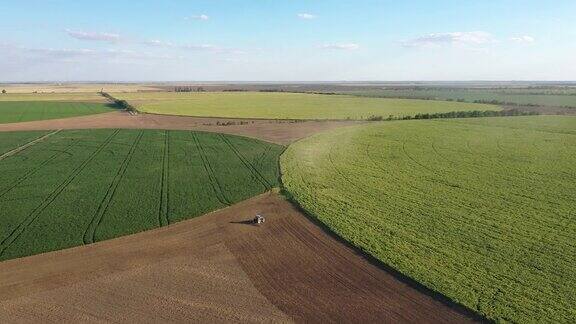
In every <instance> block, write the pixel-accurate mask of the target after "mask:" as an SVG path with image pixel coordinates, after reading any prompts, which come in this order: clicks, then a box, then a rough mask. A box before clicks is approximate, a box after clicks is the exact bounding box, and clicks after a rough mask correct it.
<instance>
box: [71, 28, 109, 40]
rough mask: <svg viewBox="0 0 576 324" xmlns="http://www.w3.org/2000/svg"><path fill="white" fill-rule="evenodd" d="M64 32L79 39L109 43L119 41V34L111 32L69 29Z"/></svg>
mask: <svg viewBox="0 0 576 324" xmlns="http://www.w3.org/2000/svg"><path fill="white" fill-rule="evenodd" d="M66 33H67V34H68V36H70V37H72V38H76V39H80V40H87V41H100V42H111V43H115V42H118V41H120V35H119V34H113V33H99V32H85V31H78V30H70V29H67V30H66Z"/></svg>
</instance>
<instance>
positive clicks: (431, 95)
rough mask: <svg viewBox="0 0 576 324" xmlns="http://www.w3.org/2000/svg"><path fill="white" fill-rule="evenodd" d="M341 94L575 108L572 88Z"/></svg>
mask: <svg viewBox="0 0 576 324" xmlns="http://www.w3.org/2000/svg"><path fill="white" fill-rule="evenodd" d="M343 93H346V94H352V95H358V96H363V97H372V98H411V99H431V100H454V101H458V100H460V101H463V102H498V103H501V104H513V105H535V106H550V107H572V108H576V90H575V89H513V88H510V89H500V90H498V89H461V88H438V89H410V88H407V89H381V90H377V89H376V90H374V89H368V90H361V91H344V92H343Z"/></svg>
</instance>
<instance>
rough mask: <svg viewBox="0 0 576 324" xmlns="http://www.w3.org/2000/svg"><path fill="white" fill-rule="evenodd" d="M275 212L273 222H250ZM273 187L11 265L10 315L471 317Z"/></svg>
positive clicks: (5, 280) (5, 304)
mask: <svg viewBox="0 0 576 324" xmlns="http://www.w3.org/2000/svg"><path fill="white" fill-rule="evenodd" d="M255 213H263V214H264V215H265V216H266V217H267V221H266V223H265V224H264V225H262V226H254V225H250V224H247V223H246V222H245V221H246V220H248V219H250V218H251V217H253V215H254V214H255ZM471 320H472V319H471V318H469V317H467V315H466V314H465V312H464V311H462V310H460V309H457V308H454V307H451V306H448V305H447V303H445V302H443V301H441V300H440V299H439V298H437V297H432V294H430V293H428V292H426V291H424V290H423V289H422V288H418V287H416V288H415V287H413V285H412V284H410V283H406V282H405V281H404V280H400V279H398V278H397V276H395V275H393V274H391V273H389V272H387V271H385V270H383V269H381V268H379V267H377V266H374V265H373V264H371V263H370V262H368V261H367V260H366V259H364V258H363V257H362V256H360V255H358V253H357V252H355V251H354V250H352V249H350V248H348V247H346V246H345V245H344V244H342V243H341V242H339V241H337V240H336V239H334V238H332V237H331V236H330V235H328V234H326V233H325V232H324V231H323V230H322V229H321V228H319V227H318V226H316V225H315V224H313V223H312V222H311V221H309V220H308V219H307V218H306V217H305V216H304V215H302V214H301V213H300V212H299V211H298V210H297V209H295V208H294V207H293V206H292V205H291V204H290V203H288V202H287V201H285V200H283V199H282V198H281V196H279V195H277V194H274V193H266V194H263V195H260V196H257V197H255V198H253V199H250V200H247V201H244V202H242V203H239V204H237V205H234V206H232V207H229V208H227V209H223V210H220V211H217V212H214V213H212V214H208V215H205V216H202V217H199V218H195V219H191V220H188V221H184V222H181V223H177V224H174V225H170V226H168V227H163V228H160V229H156V230H152V231H148V232H143V233H140V234H136V235H131V236H126V237H121V238H118V239H114V240H109V241H104V242H100V243H96V244H92V245H87V246H82V247H77V248H72V249H67V250H62V251H57V252H51V253H46V254H41V255H36V256H32V257H27V258H22V259H15V260H10V261H6V262H2V263H0V322H21V321H24V322H28V321H43V322H46V321H52V322H61V321H88V322H96V321H106V322H108V321H129V322H158V321H176V322H183V321H219V322H222V321H234V322H265V321H273V322H290V321H297V322H303V321H307V322H418V323H425V322H430V323H432V322H436V323H438V322H442V323H451V322H452V323H453V322H460V323H461V322H468V321H471Z"/></svg>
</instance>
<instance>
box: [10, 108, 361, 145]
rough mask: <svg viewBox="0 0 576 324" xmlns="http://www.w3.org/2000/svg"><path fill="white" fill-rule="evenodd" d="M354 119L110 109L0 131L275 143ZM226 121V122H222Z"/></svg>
mask: <svg viewBox="0 0 576 324" xmlns="http://www.w3.org/2000/svg"><path fill="white" fill-rule="evenodd" d="M357 123H360V122H358V121H301V122H291V121H277V120H261V119H256V120H239V119H221V118H198V117H185V116H168V115H153V114H139V115H135V116H134V115H130V114H128V113H126V112H119V111H118V112H111V113H104V114H98V115H89V116H80V117H72V118H64V119H51V120H39V121H31V122H23V123H11V124H0V132H2V131H31V130H51V129H90V128H136V129H181V130H202V131H208V132H218V133H226V134H235V135H243V136H248V137H254V138H259V139H263V140H266V141H269V142H274V143H278V144H288V143H291V142H293V141H295V140H297V139H300V138H303V137H306V136H309V135H312V134H315V133H317V132H320V131H323V130H328V129H332V128H336V127H341V126H346V125H353V124H357ZM224 125H226V126H224Z"/></svg>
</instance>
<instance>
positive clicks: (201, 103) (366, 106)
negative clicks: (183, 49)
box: [114, 92, 500, 119]
mask: <svg viewBox="0 0 576 324" xmlns="http://www.w3.org/2000/svg"><path fill="white" fill-rule="evenodd" d="M114 96H115V97H117V98H120V99H124V100H128V101H129V102H130V103H132V104H133V105H134V106H136V107H137V108H138V110H140V111H143V112H148V113H157V114H169V115H187V116H197V117H227V118H262V119H367V118H369V117H370V116H382V117H384V118H387V117H389V116H395V117H398V116H413V115H415V114H418V113H438V112H451V111H469V110H499V109H500V108H498V107H497V106H493V105H482V104H473V103H461V102H449V101H430V100H413V99H384V98H365V97H356V96H347V95H319V94H303V93H268V92H204V93H176V92H142V93H117V94H114Z"/></svg>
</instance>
